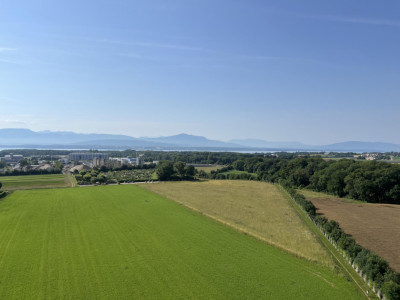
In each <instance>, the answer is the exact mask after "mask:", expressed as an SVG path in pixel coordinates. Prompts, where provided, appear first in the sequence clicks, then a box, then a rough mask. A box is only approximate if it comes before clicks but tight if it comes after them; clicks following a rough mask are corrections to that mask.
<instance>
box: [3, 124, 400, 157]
mask: <svg viewBox="0 0 400 300" xmlns="http://www.w3.org/2000/svg"><path fill="white" fill-rule="evenodd" d="M55 145H57V147H63V146H65V147H68V148H73V147H74V146H75V147H79V148H85V147H87V148H96V149H97V148H109V147H111V148H113V149H124V148H130V147H138V148H148V149H161V150H163V149H165V150H172V149H174V150H179V149H188V150H190V149H191V150H199V149H211V148H213V149H226V150H231V151H235V150H237V151H243V150H251V151H260V152H262V151H336V152H392V151H393V152H400V145H398V144H394V143H384V142H363V141H346V142H340V143H334V144H329V145H317V146H311V145H306V144H303V143H301V142H297V141H291V142H272V141H265V140H262V139H234V140H230V141H227V142H224V141H219V140H211V139H208V138H206V137H204V136H197V135H190V134H187V133H180V134H177V135H171V136H160V137H140V138H135V137H132V136H128V135H121V134H100V133H75V132H72V131H48V130H46V131H33V130H30V129H26V128H4V129H0V147H11V146H12V147H24V146H29V147H30V148H31V147H42V146H55Z"/></svg>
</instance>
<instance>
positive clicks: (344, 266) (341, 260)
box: [279, 187, 379, 299]
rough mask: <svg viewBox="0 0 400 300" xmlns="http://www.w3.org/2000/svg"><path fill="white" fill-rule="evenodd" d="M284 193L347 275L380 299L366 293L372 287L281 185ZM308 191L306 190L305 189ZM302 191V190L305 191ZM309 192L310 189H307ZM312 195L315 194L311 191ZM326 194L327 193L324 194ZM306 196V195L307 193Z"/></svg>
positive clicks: (358, 285) (362, 288)
mask: <svg viewBox="0 0 400 300" xmlns="http://www.w3.org/2000/svg"><path fill="white" fill-rule="evenodd" d="M279 189H280V190H281V192H282V193H283V195H285V197H286V198H287V199H288V200H289V201H290V203H291V205H292V206H293V208H294V209H295V210H296V212H297V214H298V215H299V216H300V217H301V218H302V220H303V221H304V223H305V224H307V226H308V227H309V228H310V230H311V231H312V232H313V233H314V234H315V236H316V237H317V238H318V241H319V242H320V243H321V244H322V245H324V246H325V247H326V249H328V251H329V253H330V255H331V257H332V258H333V259H334V261H335V262H336V264H337V265H338V266H339V267H340V268H341V269H342V270H343V271H344V273H345V274H346V276H347V277H348V278H349V279H350V280H351V281H352V282H354V283H355V284H356V285H357V287H358V288H359V289H360V290H362V291H363V293H364V296H366V297H367V298H368V299H379V298H378V297H377V296H376V295H375V294H374V293H369V295H367V294H366V292H365V291H367V290H369V289H370V287H369V286H368V285H367V284H366V283H365V282H364V281H363V280H362V279H361V277H360V276H359V275H358V274H357V273H356V272H355V271H354V269H353V268H352V267H351V266H350V264H349V263H348V262H347V261H346V260H345V259H344V258H343V256H342V255H340V254H339V252H338V251H337V250H336V249H335V247H333V245H332V244H331V243H330V242H329V241H328V240H327V238H326V237H325V236H324V235H323V234H322V232H321V231H320V230H319V229H318V228H317V226H315V225H314V223H313V222H312V221H311V220H310V219H309V218H308V216H307V213H306V212H305V211H304V210H302V209H301V208H300V206H299V205H297V204H296V203H295V202H294V200H293V199H291V198H290V196H289V194H288V193H287V192H286V191H285V190H284V189H283V188H282V187H279ZM303 191H306V190H303ZM303 191H302V192H303ZM307 192H309V191H307ZM310 193H311V194H310V195H314V196H315V194H312V193H316V192H312V191H310ZM324 195H326V194H324ZM305 196H306V195H305Z"/></svg>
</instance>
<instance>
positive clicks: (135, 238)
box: [0, 185, 362, 299]
mask: <svg viewBox="0 0 400 300" xmlns="http://www.w3.org/2000/svg"><path fill="white" fill-rule="evenodd" d="M0 268H1V272H0V299H362V295H361V294H360V293H359V292H358V290H357V288H356V287H355V286H353V285H352V284H351V283H350V282H348V281H347V280H346V279H345V278H343V277H340V276H338V275H337V274H336V273H334V272H333V271H332V269H331V268H328V267H324V266H322V265H319V264H315V263H312V262H309V261H306V260H302V259H299V258H296V257H294V256H292V255H290V254H288V253H286V252H283V251H280V250H278V249H276V248H274V247H272V246H269V245H267V244H265V243H263V242H261V241H259V240H256V239H254V238H252V237H250V236H246V235H244V234H241V233H239V232H238V231H236V230H234V229H231V228H230V227H227V226H224V225H222V224H219V223H217V222H215V221H213V220H211V219H209V218H207V217H205V216H203V215H201V214H199V213H195V212H193V211H191V210H189V209H187V208H185V207H183V206H181V205H179V204H177V203H175V202H173V201H170V200H167V199H165V198H162V197H161V196H158V195H157V194H154V193H152V192H149V191H146V190H144V189H142V188H140V187H138V186H133V185H126V186H103V187H86V188H79V189H42V190H32V191H16V192H14V193H13V194H11V195H10V196H8V197H7V198H5V199H4V200H3V201H1V202H0Z"/></svg>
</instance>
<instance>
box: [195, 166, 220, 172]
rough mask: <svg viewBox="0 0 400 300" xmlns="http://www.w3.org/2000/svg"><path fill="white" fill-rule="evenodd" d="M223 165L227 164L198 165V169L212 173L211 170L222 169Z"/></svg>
mask: <svg viewBox="0 0 400 300" xmlns="http://www.w3.org/2000/svg"><path fill="white" fill-rule="evenodd" d="M223 167H225V166H224V165H214V166H210V167H196V170H197V171H204V172H206V173H210V172H211V171H217V170H219V169H222V168H223Z"/></svg>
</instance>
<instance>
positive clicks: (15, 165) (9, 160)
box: [0, 153, 55, 173]
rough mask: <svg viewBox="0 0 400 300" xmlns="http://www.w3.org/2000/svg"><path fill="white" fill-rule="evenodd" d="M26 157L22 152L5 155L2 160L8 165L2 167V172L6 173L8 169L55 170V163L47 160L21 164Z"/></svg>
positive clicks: (0, 170) (0, 158)
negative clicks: (32, 163)
mask: <svg viewBox="0 0 400 300" xmlns="http://www.w3.org/2000/svg"><path fill="white" fill-rule="evenodd" d="M22 159H24V156H23V155H21V154H12V153H11V154H7V155H4V157H0V161H2V162H5V163H6V164H7V165H8V167H7V168H2V169H0V173H5V172H6V171H7V170H8V171H10V170H17V171H24V172H27V171H30V170H40V171H47V172H52V171H54V169H55V168H54V166H53V164H51V163H49V162H48V161H46V160H38V162H37V164H34V165H23V164H20V161H21V160H22Z"/></svg>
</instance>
